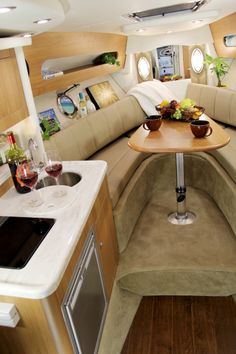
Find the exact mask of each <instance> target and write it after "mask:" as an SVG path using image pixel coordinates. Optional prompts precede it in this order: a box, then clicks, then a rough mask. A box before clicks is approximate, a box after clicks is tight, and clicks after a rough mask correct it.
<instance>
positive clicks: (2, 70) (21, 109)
mask: <svg viewBox="0 0 236 354" xmlns="http://www.w3.org/2000/svg"><path fill="white" fill-rule="evenodd" d="M0 75H1V80H0V132H1V131H4V130H6V129H8V128H10V127H12V126H13V125H14V124H16V123H18V122H19V121H21V120H22V119H24V118H26V117H27V116H28V115H29V114H28V109H27V106H26V102H25V96H24V92H23V88H22V84H21V79H20V74H19V70H18V66H17V62H16V57H15V53H14V51H13V50H10V51H1V54H0Z"/></svg>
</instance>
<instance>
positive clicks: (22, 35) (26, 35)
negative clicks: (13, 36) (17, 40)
mask: <svg viewBox="0 0 236 354" xmlns="http://www.w3.org/2000/svg"><path fill="white" fill-rule="evenodd" d="M32 35H33V33H23V34H21V37H24V38H29V37H32Z"/></svg>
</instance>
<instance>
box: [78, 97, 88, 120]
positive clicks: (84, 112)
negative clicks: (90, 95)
mask: <svg viewBox="0 0 236 354" xmlns="http://www.w3.org/2000/svg"><path fill="white" fill-rule="evenodd" d="M79 114H80V117H85V116H87V114H88V112H87V106H86V101H85V98H84V94H83V92H79Z"/></svg>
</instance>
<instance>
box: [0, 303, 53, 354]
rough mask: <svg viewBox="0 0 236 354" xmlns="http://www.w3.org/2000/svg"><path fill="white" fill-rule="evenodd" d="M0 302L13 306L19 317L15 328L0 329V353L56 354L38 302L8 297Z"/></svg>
mask: <svg viewBox="0 0 236 354" xmlns="http://www.w3.org/2000/svg"><path fill="white" fill-rule="evenodd" d="M0 301H1V302H7V303H13V304H15V305H16V308H17V310H18V312H19V314H20V317H21V320H20V322H19V323H18V324H17V326H16V328H8V327H3V326H1V327H0V352H1V353H21V354H29V353H37V354H58V352H57V350H56V347H55V344H54V341H53V338H52V336H51V332H50V329H49V326H48V321H47V319H46V316H45V313H44V309H43V306H42V303H41V302H40V301H38V300H32V299H21V298H15V297H10V296H0ZM4 347H5V348H7V351H3V348H4Z"/></svg>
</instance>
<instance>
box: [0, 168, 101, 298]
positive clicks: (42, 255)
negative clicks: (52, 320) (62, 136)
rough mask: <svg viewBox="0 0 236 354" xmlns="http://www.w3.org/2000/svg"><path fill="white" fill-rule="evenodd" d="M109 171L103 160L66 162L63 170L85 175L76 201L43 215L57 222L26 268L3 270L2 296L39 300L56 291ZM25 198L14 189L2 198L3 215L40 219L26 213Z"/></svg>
mask: <svg viewBox="0 0 236 354" xmlns="http://www.w3.org/2000/svg"><path fill="white" fill-rule="evenodd" d="M106 170H107V164H106V162H104V161H71V162H63V171H73V172H77V173H79V174H80V175H81V176H82V179H81V181H80V182H79V183H78V184H77V185H75V186H73V187H71V188H73V191H74V194H75V198H73V201H72V203H71V204H69V205H67V206H66V207H65V208H61V209H60V210H55V211H53V210H51V211H50V212H47V213H45V215H41V217H48V218H55V219H56V222H55V224H54V225H53V227H52V229H51V230H50V231H49V233H48V234H47V236H46V237H45V239H44V240H43V241H42V243H41V244H40V246H39V248H38V249H37V250H36V252H35V253H34V255H33V257H32V258H31V259H30V260H29V262H28V263H27V264H26V266H25V267H24V268H22V269H7V268H0V295H9V296H16V297H25V298H32V299H40V298H44V297H47V296H49V295H50V294H52V293H53V292H54V291H55V290H56V289H57V287H58V285H59V283H60V280H61V278H62V276H63V274H64V271H65V269H66V267H67V265H68V263H69V260H70V258H71V256H72V254H73V251H74V249H75V246H76V244H77V242H78V240H79V238H80V235H81V232H82V230H83V227H84V225H85V223H86V221H87V219H88V216H89V214H90V211H91V209H92V207H93V204H94V202H95V199H96V197H97V195H98V192H99V189H100V187H101V184H102V182H103V179H104V177H105V175H106ZM47 188H48V187H47ZM54 188H55V187H54ZM29 194H30V193H28V195H29ZM25 196H26V195H25V194H24V195H21V194H18V193H17V192H16V191H15V188H14V187H12V188H11V189H10V190H9V191H8V192H7V193H6V194H4V195H3V196H2V197H1V198H0V215H1V216H32V217H34V216H38V215H35V213H33V212H32V213H29V212H28V211H27V213H26V212H25V211H24V210H23V208H22V201H23V200H24V198H25Z"/></svg>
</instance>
